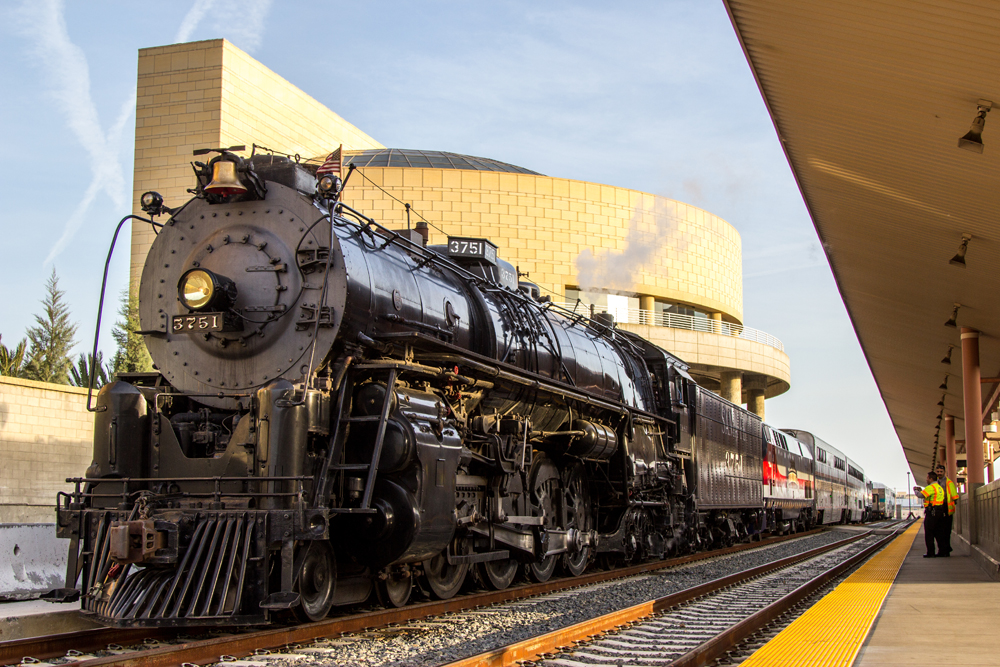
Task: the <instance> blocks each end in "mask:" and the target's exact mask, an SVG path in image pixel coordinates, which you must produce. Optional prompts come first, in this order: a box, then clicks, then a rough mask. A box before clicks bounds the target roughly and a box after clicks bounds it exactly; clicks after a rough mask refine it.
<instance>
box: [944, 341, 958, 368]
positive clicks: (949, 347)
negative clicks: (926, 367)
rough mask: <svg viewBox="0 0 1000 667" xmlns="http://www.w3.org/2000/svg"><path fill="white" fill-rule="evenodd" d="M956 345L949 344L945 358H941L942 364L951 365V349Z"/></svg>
mask: <svg viewBox="0 0 1000 667" xmlns="http://www.w3.org/2000/svg"><path fill="white" fill-rule="evenodd" d="M954 347H955V346H954V345H949V346H948V353H947V354H945V355H944V359H942V360H941V363H942V364H948V365H951V351H952V350H953V349H954Z"/></svg>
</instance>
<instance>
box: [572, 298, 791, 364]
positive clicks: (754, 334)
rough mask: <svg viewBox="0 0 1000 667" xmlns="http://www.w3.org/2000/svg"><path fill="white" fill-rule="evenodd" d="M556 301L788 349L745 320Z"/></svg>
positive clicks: (625, 320) (628, 320)
mask: <svg viewBox="0 0 1000 667" xmlns="http://www.w3.org/2000/svg"><path fill="white" fill-rule="evenodd" d="M553 305H555V306H559V307H560V308H565V309H566V310H568V311H570V312H573V313H578V314H580V315H586V316H588V317H590V316H592V315H595V314H597V313H611V314H612V315H614V316H615V320H616V321H617V322H618V323H619V324H648V325H650V326H654V327H666V328H668V329H685V330H687V331H700V332H703V333H711V334H718V335H720V336H733V337H736V338H742V339H744V340H751V341H754V342H755V343H761V344H763V345H768V346H770V347H773V348H775V349H777V350H780V351H782V352H784V351H785V345H784V344H783V343H782V342H781V341H780V340H778V339H777V338H776V337H774V336H772V335H771V334H769V333H767V332H766V331H761V330H760V329H754V328H752V327H745V326H743V325H742V324H733V323H732V322H722V321H720V320H713V319H710V318H707V317H695V316H693V315H681V314H679V313H657V312H655V311H652V310H640V309H638V308H608V307H606V306H594V308H593V310H592V309H591V306H590V304H585V303H583V302H582V301H579V302H577V303H559V302H553Z"/></svg>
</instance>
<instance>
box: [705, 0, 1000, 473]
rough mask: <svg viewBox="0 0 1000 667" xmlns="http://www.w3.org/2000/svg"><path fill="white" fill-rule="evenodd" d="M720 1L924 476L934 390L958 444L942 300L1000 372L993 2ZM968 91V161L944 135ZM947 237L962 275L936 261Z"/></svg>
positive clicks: (999, 96)
mask: <svg viewBox="0 0 1000 667" xmlns="http://www.w3.org/2000/svg"><path fill="white" fill-rule="evenodd" d="M724 2H725V4H726V6H727V8H728V10H729V14H730V18H731V19H732V22H733V26H734V27H735V29H736V33H737V35H738V36H739V39H740V42H741V43H742V45H743V48H744V51H745V53H746V56H747V60H748V61H749V63H750V66H751V68H752V70H753V73H754V76H755V77H756V79H757V83H758V85H759V87H760V90H761V93H762V95H763V97H764V100H765V102H766V104H767V107H768V110H769V111H770V114H771V118H772V119H773V121H774V125H775V128H776V130H777V133H778V136H779V138H780V140H781V142H782V145H783V147H784V150H785V153H786V155H787V157H788V162H789V164H790V165H791V167H792V170H793V172H794V174H795V178H796V180H797V182H798V185H799V188H800V190H801V191H802V196H803V198H804V200H805V203H806V206H807V207H808V209H809V213H810V215H811V216H812V220H813V223H814V225H815V226H816V231H817V233H818V234H819V236H820V239H821V240H822V242H823V247H824V249H825V252H826V255H827V258H828V260H829V262H830V266H831V267H832V269H833V274H834V277H835V279H836V281H837V285H838V287H839V289H840V293H841V295H842V296H843V299H844V302H845V304H846V306H847V310H848V312H849V313H850V317H851V321H852V322H853V325H854V328H855V331H856V332H857V335H858V339H859V340H860V342H861V347H862V349H863V350H864V354H865V357H866V358H867V360H868V364H869V366H870V367H871V370H872V373H873V374H874V376H875V381H876V382H877V384H878V387H879V391H880V392H881V394H882V399H883V401H884V402H885V405H886V408H888V411H889V415H890V417H891V419H892V423H893V426H894V427H895V429H896V433H897V435H898V436H899V440H900V442H901V443H902V446H903V450H904V453H905V455H906V458H907V460H908V461H909V463H910V466H911V468H912V469H913V470H914V472H920V471H923V470H926V468H927V467H928V466H929V465H930V463H931V460H932V455H933V453H934V447H935V444H934V441H935V434H936V427H937V426H938V424H939V421H938V420H939V413H940V412H941V410H942V408H941V406H939V405H938V402H939V401H940V400H941V399H942V396H944V411H945V413H946V414H953V415H955V416H956V425H955V426H956V434H957V435H956V437H957V438H958V439H959V440H962V439H963V438H964V428H965V425H964V421H963V420H962V415H963V398H962V354H961V349H960V347H959V348H957V349H955V350H954V351H953V353H952V354H951V364H950V365H949V364H944V363H942V360H943V359H944V358H945V357H946V356H947V354H948V351H949V349H950V348H949V346H960V344H961V343H960V339H959V331H960V329H958V328H950V327H946V326H945V322H946V321H947V320H949V319H950V318H951V316H952V314H953V312H954V308H955V304H961V307H960V309H959V311H958V317H957V324H958V326H959V327H971V328H974V329H977V330H979V331H980V332H982V335H981V338H980V350H981V371H982V375H983V376H986V377H997V376H1000V2H997V0H940V1H936V0H893V1H888V0H836V1H830V0H823V1H817V0H724ZM981 99H982V100H989V101H992V102H993V110H992V111H990V112H989V113H987V115H986V119H985V130H984V132H983V133H982V141H983V144H984V150H983V152H982V153H981V154H979V153H976V152H972V151H969V150H963V149H961V148H959V146H958V142H959V138H960V137H962V136H963V135H965V134H966V133H967V132H968V131H969V129H970V126H971V124H972V121H973V119H974V118H975V117H976V114H977V104H978V102H979V100H981ZM963 234H970V235H971V236H972V238H971V240H970V241H969V243H968V252H967V255H966V258H965V259H966V267H965V268H961V267H960V266H956V265H953V264H951V263H950V261H949V260H951V259H952V258H953V257H954V256H955V255H956V254H957V253H958V251H959V247H960V245H961V242H962V237H963ZM946 376H947V389H946V390H945V389H941V388H940V386H941V385H942V383H943V381H944V380H945V377H946ZM995 388H996V385H994V384H983V385H982V393H983V401H984V403H985V402H986V401H988V400H989V398H990V397H991V396H993V395H994V390H995ZM991 409H992V410H995V409H996V398H994V399H993V405H992V407H991V406H989V405H984V412H986V413H987V415H988V413H989V411H990V410H991ZM844 418H845V419H850V415H844ZM986 421H987V422H988V421H989V417H988V416H987V417H986ZM941 424H942V428H941V437H940V442H941V443H942V444H943V443H944V425H943V422H941ZM959 451H960V452H961V451H964V450H963V449H962V448H961V447H960V448H959ZM958 458H959V459H963V458H964V455H963V454H961V453H960V454H959V456H958Z"/></svg>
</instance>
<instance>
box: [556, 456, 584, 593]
mask: <svg viewBox="0 0 1000 667" xmlns="http://www.w3.org/2000/svg"><path fill="white" fill-rule="evenodd" d="M563 502H564V503H565V505H564V506H565V508H566V525H565V526H564V528H566V529H567V530H571V529H573V530H576V531H578V533H577V534H578V535H579V536H580V537H581V538H582V537H583V536H585V535H589V533H590V529H591V510H590V488H589V486H588V485H587V476H586V469H585V468H584V466H583V464H582V463H580V462H579V461H578V462H576V463H574V464H573V465H571V466H570V467H569V468H568V469H567V470H566V471H565V472H564V473H563ZM590 551H591V547H590V546H586V547H581V546H579V545H576V546H574V547H572V548H571V549H570V550H569V551H567V552H566V553H564V554H563V556H562V567H563V569H564V570H566V572H568V573H569V574H571V575H573V576H574V577H576V576H579V575H581V574H583V571H584V570H586V569H587V564H588V563H589V562H590Z"/></svg>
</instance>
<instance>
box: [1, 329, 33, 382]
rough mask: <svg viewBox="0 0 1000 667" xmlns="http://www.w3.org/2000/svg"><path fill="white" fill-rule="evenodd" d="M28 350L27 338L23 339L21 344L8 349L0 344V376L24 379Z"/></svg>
mask: <svg viewBox="0 0 1000 667" xmlns="http://www.w3.org/2000/svg"><path fill="white" fill-rule="evenodd" d="M0 338H2V336H0ZM27 349H28V339H27V338H22V339H21V342H20V343H18V344H17V345H15V346H14V347H7V346H6V345H4V344H3V343H0V375H6V376H7V377H12V378H18V377H22V376H23V374H24V353H25V352H26V351H27Z"/></svg>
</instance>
